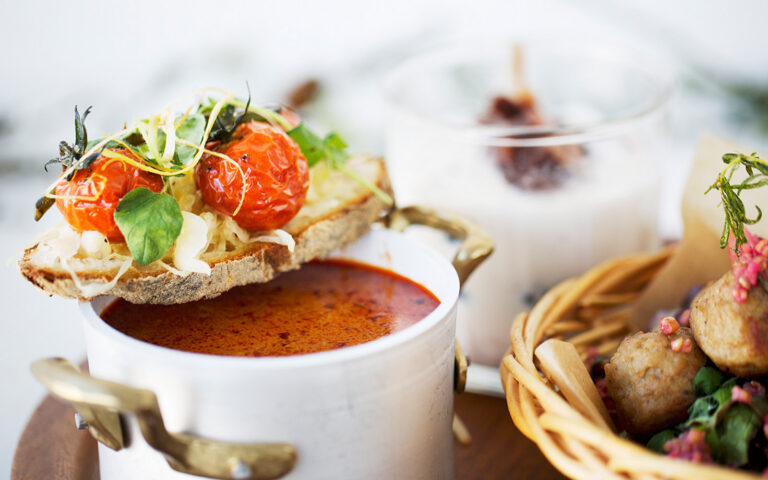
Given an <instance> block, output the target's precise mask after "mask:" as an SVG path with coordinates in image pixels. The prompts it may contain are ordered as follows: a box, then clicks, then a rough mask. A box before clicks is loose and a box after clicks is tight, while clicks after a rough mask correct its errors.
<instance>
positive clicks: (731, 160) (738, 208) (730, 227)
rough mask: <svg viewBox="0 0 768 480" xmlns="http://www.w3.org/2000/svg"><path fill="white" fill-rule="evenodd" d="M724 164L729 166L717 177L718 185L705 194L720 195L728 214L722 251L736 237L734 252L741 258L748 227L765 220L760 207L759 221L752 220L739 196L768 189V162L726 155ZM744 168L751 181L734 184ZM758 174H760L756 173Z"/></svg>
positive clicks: (754, 154)
mask: <svg viewBox="0 0 768 480" xmlns="http://www.w3.org/2000/svg"><path fill="white" fill-rule="evenodd" d="M723 163H725V164H726V165H727V166H726V167H725V170H723V171H722V172H721V173H720V174H719V175H718V176H717V180H715V183H713V184H712V185H710V187H709V188H708V189H707V191H706V192H704V193H705V194H706V193H709V192H710V191H711V190H718V191H719V192H720V197H721V202H720V204H721V205H722V207H723V211H724V212H725V224H724V226H723V233H722V236H721V237H720V247H721V248H725V247H727V246H728V239H729V238H730V236H731V235H733V237H734V239H735V245H734V252H735V253H736V254H737V255H738V254H739V247H740V246H741V245H743V244H745V243H747V237H746V234H745V233H744V225H753V224H755V223H757V222H758V221H759V220H760V218H762V216H763V212H762V211H761V210H760V207H758V206H755V210H756V212H757V213H756V214H755V217H753V218H749V217H748V216H747V213H746V209H745V208H744V203H743V202H742V201H741V198H740V197H739V195H740V194H741V192H742V191H743V190H750V189H753V188H759V187H762V186H764V185H768V162H766V161H765V160H763V159H761V158H760V157H758V156H757V154H756V153H753V154H752V155H744V154H741V153H726V154H725V155H723ZM741 166H744V168H745V169H746V171H747V174H748V175H749V177H748V178H747V179H746V180H744V181H742V182H740V183H735V184H734V183H731V180H732V179H733V175H734V174H735V173H736V171H737V170H738V169H739V167H741ZM755 170H757V172H759V173H755Z"/></svg>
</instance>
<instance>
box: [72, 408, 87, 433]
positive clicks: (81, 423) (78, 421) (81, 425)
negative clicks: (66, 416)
mask: <svg viewBox="0 0 768 480" xmlns="http://www.w3.org/2000/svg"><path fill="white" fill-rule="evenodd" d="M75 427H77V429H78V430H85V429H87V428H88V422H86V421H85V419H84V418H83V416H82V415H80V414H79V413H77V412H75Z"/></svg>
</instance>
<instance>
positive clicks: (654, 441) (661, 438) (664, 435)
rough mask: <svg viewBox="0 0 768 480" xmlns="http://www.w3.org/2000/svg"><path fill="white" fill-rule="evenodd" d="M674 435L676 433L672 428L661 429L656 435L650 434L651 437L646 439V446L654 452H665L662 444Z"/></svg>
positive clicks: (675, 435)
mask: <svg viewBox="0 0 768 480" xmlns="http://www.w3.org/2000/svg"><path fill="white" fill-rule="evenodd" d="M675 437H677V433H676V432H675V431H674V430H672V429H668V430H662V431H660V432H659V433H657V434H656V435H654V436H652V437H651V439H650V440H648V443H647V444H646V446H647V447H648V448H649V449H651V450H653V451H654V452H657V453H661V454H664V453H666V452H665V451H664V444H665V443H667V442H668V441H669V440H672V439H673V438H675Z"/></svg>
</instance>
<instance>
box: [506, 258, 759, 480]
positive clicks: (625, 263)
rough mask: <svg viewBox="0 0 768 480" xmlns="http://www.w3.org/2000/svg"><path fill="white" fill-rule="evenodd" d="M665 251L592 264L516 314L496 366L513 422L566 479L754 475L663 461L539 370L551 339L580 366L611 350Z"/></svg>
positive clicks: (687, 478) (727, 478)
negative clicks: (592, 350)
mask: <svg viewBox="0 0 768 480" xmlns="http://www.w3.org/2000/svg"><path fill="white" fill-rule="evenodd" d="M672 252H673V249H671V248H670V249H665V250H663V251H661V252H658V253H655V254H642V255H633V256H629V257H624V258H620V259H617V260H612V261H609V262H606V263H604V264H602V265H599V266H597V267H595V268H594V269H592V270H590V271H589V272H587V273H586V274H584V275H583V276H581V277H579V278H576V279H572V280H567V281H565V282H563V283H561V284H560V285H558V286H556V287H554V288H553V289H552V290H550V291H549V292H548V293H547V294H546V295H545V296H544V297H543V298H542V299H541V300H540V301H539V302H538V303H537V304H536V306H535V307H534V308H533V310H532V311H531V312H530V313H529V314H520V315H519V316H518V317H517V318H515V320H514V322H513V324H512V329H511V341H512V347H511V348H510V350H509V352H508V355H507V356H506V357H505V358H504V360H503V362H502V364H501V378H502V382H503V384H504V390H505V392H506V397H507V405H508V407H509V411H510V414H511V416H512V420H513V421H514V422H515V425H516V426H517V428H518V429H519V430H520V431H521V432H523V434H525V435H526V436H527V437H528V438H529V439H531V440H532V441H534V442H535V443H536V444H537V445H538V446H539V448H540V449H541V451H542V452H543V453H544V455H545V456H546V457H547V459H548V460H549V461H550V462H552V464H553V465H554V466H555V467H557V468H558V469H559V470H560V471H561V472H562V473H563V474H565V475H567V476H569V477H571V478H576V479H583V480H592V479H610V478H617V479H618V478H622V479H625V478H632V479H649V480H650V479H662V478H668V479H681V480H682V479H684V480H692V479H696V480H701V479H722V480H736V479H752V480H754V479H755V478H758V477H757V476H755V475H751V474H748V473H744V472H740V471H737V470H733V469H727V468H723V467H718V466H709V465H701V464H694V463H690V462H687V461H681V460H675V459H671V458H667V457H664V456H662V455H658V454H656V453H654V452H652V451H650V450H648V449H646V448H644V447H643V446H641V445H638V444H636V443H633V442H631V441H629V440H626V439H623V438H621V437H619V436H618V435H617V434H616V433H615V432H614V431H612V430H611V428H610V427H609V426H608V425H607V424H606V422H604V421H602V420H601V418H599V416H598V415H596V414H595V412H594V411H592V412H590V411H589V409H586V408H584V405H583V404H579V407H578V408H577V407H575V406H574V405H573V402H569V401H568V400H566V397H569V398H571V397H570V396H569V395H568V386H567V385H561V382H560V381H556V383H557V386H555V385H553V382H552V381H551V380H549V379H548V378H547V377H545V376H544V375H543V374H542V373H541V372H540V367H541V365H540V364H539V362H538V361H537V360H536V356H535V350H536V348H537V347H538V346H539V345H541V344H542V343H543V342H545V341H546V340H548V339H551V338H557V339H562V340H567V342H569V343H570V344H572V345H574V346H575V348H576V351H577V352H578V354H579V356H580V357H581V360H582V361H583V360H585V359H586V356H587V350H588V349H589V347H596V348H597V350H598V352H599V353H600V354H610V353H613V351H614V350H615V349H616V348H617V347H618V344H619V343H620V342H621V339H622V338H623V337H624V335H626V334H627V333H628V328H627V319H628V315H629V311H628V309H629V307H631V306H632V302H633V301H634V300H635V299H636V298H637V297H638V296H639V294H640V292H641V291H642V290H643V288H644V287H645V286H646V285H647V284H648V283H649V282H650V280H652V279H653V278H654V276H655V275H656V274H657V273H658V272H659V270H660V269H661V267H663V266H664V264H665V263H666V262H667V260H668V259H669V258H670V256H671V254H672ZM550 343H557V342H550ZM568 348H569V349H571V350H572V348H571V347H568ZM574 356H575V355H574ZM579 368H580V367H579ZM582 370H583V369H582ZM549 376H550V377H552V375H549ZM563 383H567V382H563ZM590 388H591V387H590ZM561 392H565V395H563V394H561ZM600 407H601V408H602V404H601V405H600ZM607 423H610V422H607Z"/></svg>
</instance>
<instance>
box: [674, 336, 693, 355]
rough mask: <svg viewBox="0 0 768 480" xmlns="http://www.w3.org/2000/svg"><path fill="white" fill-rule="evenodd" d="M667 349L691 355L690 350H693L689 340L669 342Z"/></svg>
mask: <svg viewBox="0 0 768 480" xmlns="http://www.w3.org/2000/svg"><path fill="white" fill-rule="evenodd" d="M669 347H670V348H671V349H672V351H673V352H677V353H691V350H693V342H692V341H691V339H690V338H676V339H674V340H672V341H671V342H670V344H669Z"/></svg>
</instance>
